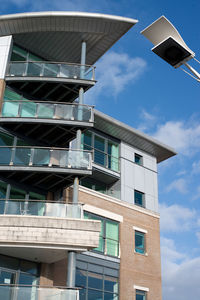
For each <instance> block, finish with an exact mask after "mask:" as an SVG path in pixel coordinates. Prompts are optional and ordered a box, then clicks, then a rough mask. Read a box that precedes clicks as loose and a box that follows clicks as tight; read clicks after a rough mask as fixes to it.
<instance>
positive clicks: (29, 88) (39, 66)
mask: <svg viewBox="0 0 200 300" xmlns="http://www.w3.org/2000/svg"><path fill="white" fill-rule="evenodd" d="M6 82H7V83H8V85H9V86H11V87H12V88H14V89H16V90H18V91H20V92H21V93H23V94H28V95H30V96H31V97H33V98H37V99H45V100H49V101H66V102H72V101H73V100H74V99H76V98H77V97H78V93H79V89H80V87H83V88H84V90H85V91H86V90H87V89H89V88H90V87H92V86H93V85H94V84H95V68H94V67H93V66H87V65H78V64H69V63H56V62H44V61H41V62H40V61H37V62H36V61H34V62H33V61H27V62H10V64H9V66H8V72H7V75H6Z"/></svg>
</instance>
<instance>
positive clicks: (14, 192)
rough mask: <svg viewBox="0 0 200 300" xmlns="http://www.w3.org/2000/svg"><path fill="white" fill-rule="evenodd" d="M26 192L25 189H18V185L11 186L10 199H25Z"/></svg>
mask: <svg viewBox="0 0 200 300" xmlns="http://www.w3.org/2000/svg"><path fill="white" fill-rule="evenodd" d="M25 196H26V192H25V191H24V190H21V189H18V188H16V187H13V186H12V187H11V189H10V196H9V198H10V199H25Z"/></svg>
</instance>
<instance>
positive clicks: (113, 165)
mask: <svg viewBox="0 0 200 300" xmlns="http://www.w3.org/2000/svg"><path fill="white" fill-rule="evenodd" d="M82 144H83V149H84V150H93V149H94V162H95V163H96V164H98V165H101V166H103V167H105V168H108V169H110V170H113V171H116V172H119V144H118V143H114V142H113V141H111V140H109V139H108V138H104V137H102V136H100V135H98V134H96V133H93V132H90V131H88V132H86V133H84V134H83V135H82Z"/></svg>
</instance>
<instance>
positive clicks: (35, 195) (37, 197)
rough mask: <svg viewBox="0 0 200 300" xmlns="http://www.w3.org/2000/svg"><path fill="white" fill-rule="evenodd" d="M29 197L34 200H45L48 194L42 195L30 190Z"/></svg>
mask: <svg viewBox="0 0 200 300" xmlns="http://www.w3.org/2000/svg"><path fill="white" fill-rule="evenodd" d="M29 199H33V200H45V199H46V196H45V195H42V194H38V193H34V192H29Z"/></svg>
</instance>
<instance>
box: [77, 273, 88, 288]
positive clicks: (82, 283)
mask: <svg viewBox="0 0 200 300" xmlns="http://www.w3.org/2000/svg"><path fill="white" fill-rule="evenodd" d="M86 283H87V272H86V271H84V270H79V269H77V270H76V286H78V287H86Z"/></svg>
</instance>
